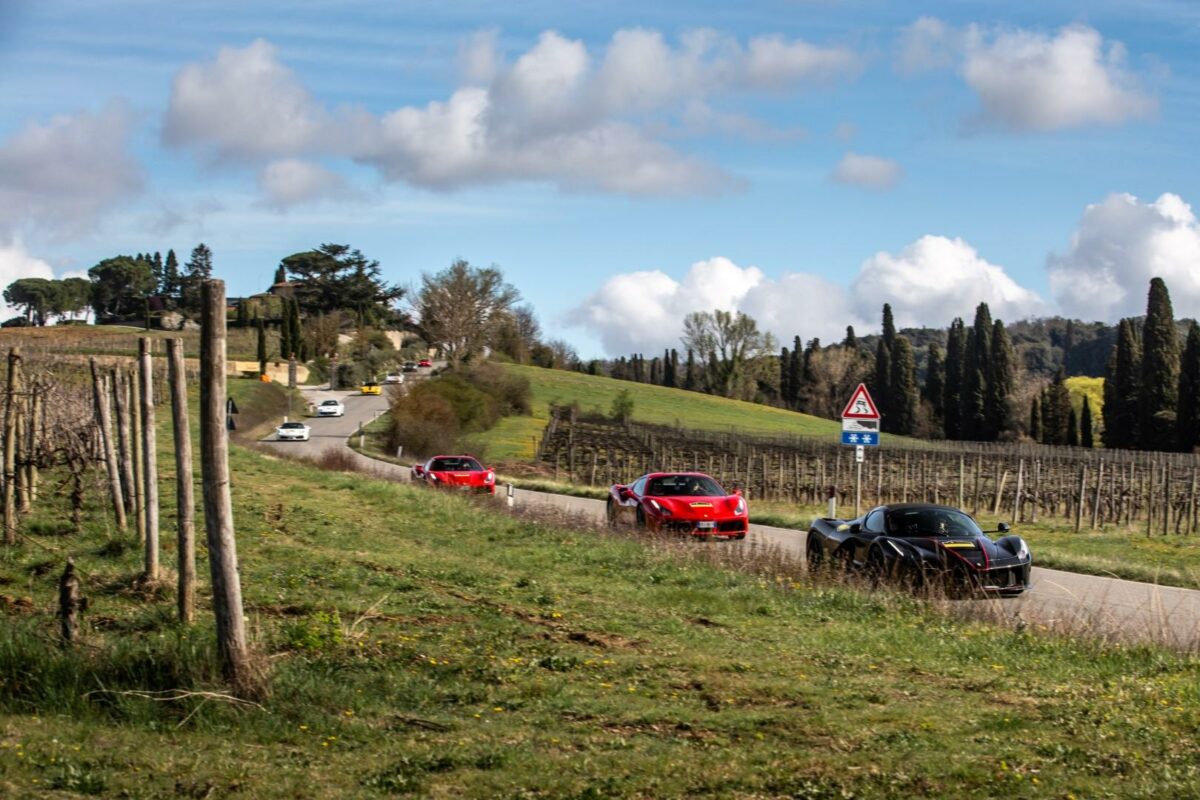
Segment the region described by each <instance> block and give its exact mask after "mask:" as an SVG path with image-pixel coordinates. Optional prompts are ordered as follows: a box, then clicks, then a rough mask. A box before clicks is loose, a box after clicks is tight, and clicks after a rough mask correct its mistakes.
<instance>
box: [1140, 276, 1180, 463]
mask: <svg viewBox="0 0 1200 800" xmlns="http://www.w3.org/2000/svg"><path fill="white" fill-rule="evenodd" d="M1141 373H1142V375H1141V393H1140V395H1139V396H1138V423H1139V429H1138V434H1139V435H1138V446H1139V447H1140V448H1141V449H1143V450H1175V449H1177V446H1176V440H1175V434H1176V425H1175V406H1176V405H1177V404H1178V402H1179V337H1178V335H1177V334H1176V332H1175V314H1174V312H1173V311H1172V309H1171V295H1170V294H1169V293H1168V292H1167V285H1166V284H1165V283H1164V282H1163V279H1162V278H1154V279H1152V280H1151V281H1150V292H1149V295H1148V297H1147V301H1146V321H1145V322H1144V323H1143V325H1142V371H1141Z"/></svg>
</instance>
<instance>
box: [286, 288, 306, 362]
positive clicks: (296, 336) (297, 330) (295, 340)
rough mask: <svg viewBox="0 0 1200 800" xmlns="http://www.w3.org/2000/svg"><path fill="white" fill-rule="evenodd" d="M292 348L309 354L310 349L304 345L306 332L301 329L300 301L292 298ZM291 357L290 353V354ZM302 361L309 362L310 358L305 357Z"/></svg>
mask: <svg viewBox="0 0 1200 800" xmlns="http://www.w3.org/2000/svg"><path fill="white" fill-rule="evenodd" d="M291 309H292V347H295V348H297V349H298V350H299V351H300V352H301V353H307V352H308V348H307V347H305V344H304V331H303V329H301V327H300V301H299V300H297V299H296V298H294V297H293V298H292V301H291ZM288 355H289V356H290V355H291V354H290V353H289V354H288ZM302 360H305V361H307V360H308V357H307V356H304V357H303V358H302Z"/></svg>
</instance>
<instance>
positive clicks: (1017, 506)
mask: <svg viewBox="0 0 1200 800" xmlns="http://www.w3.org/2000/svg"><path fill="white" fill-rule="evenodd" d="M1024 491H1025V459H1023V458H1022V459H1019V460H1018V461H1017V490H1016V492H1014V493H1013V522H1014V523H1018V522H1020V521H1021V499H1022V498H1021V493H1022V492H1024Z"/></svg>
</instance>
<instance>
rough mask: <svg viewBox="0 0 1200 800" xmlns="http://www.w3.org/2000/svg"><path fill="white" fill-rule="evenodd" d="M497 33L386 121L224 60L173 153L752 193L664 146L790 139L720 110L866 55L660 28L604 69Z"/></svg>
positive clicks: (437, 177)
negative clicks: (666, 32) (728, 98)
mask: <svg viewBox="0 0 1200 800" xmlns="http://www.w3.org/2000/svg"><path fill="white" fill-rule="evenodd" d="M497 41H498V38H497V36H496V34H495V32H484V33H482V34H477V35H476V36H474V37H472V38H471V39H469V40H468V41H467V42H465V43H464V44H463V46H462V47H461V48H460V52H459V60H460V63H461V65H462V73H463V84H462V85H461V86H460V87H458V88H457V89H455V90H454V91H453V92H452V93H451V94H450V96H449V97H447V98H445V99H442V100H435V101H432V102H429V103H427V104H426V105H424V106H405V107H401V108H397V109H394V110H392V111H389V112H386V113H383V114H381V115H374V114H371V113H368V112H366V111H364V110H356V109H340V110H336V111H333V110H330V109H327V108H326V107H325V106H323V105H322V104H321V103H320V102H319V101H318V100H317V99H316V98H314V97H313V96H312V94H311V93H310V92H309V91H308V89H307V88H306V87H305V86H304V85H303V84H302V83H301V82H300V81H299V80H298V78H297V77H296V75H295V74H294V73H293V72H292V71H291V70H290V69H288V68H287V67H286V66H284V65H283V64H281V63H280V62H279V60H278V58H277V53H276V51H275V48H274V47H273V46H272V45H270V44H269V43H268V42H265V41H263V40H258V41H255V42H254V43H253V44H251V45H249V46H248V47H246V48H243V49H235V48H224V49H222V50H221V51H220V52H219V53H218V54H217V56H216V59H215V60H214V61H211V62H207V63H199V64H190V65H188V66H186V67H184V68H183V69H182V70H180V72H179V74H178V75H177V76H176V78H175V80H174V82H173V85H172V93H171V102H170V107H169V109H168V111H167V114H166V118H165V123H164V139H165V141H167V142H168V143H170V144H173V145H177V146H183V147H191V148H195V149H196V150H198V151H199V152H201V153H203V154H208V155H215V156H217V157H218V158H221V159H225V160H249V161H259V162H262V161H268V160H271V159H279V158H296V157H300V156H309V157H317V156H331V157H346V158H352V159H354V160H356V161H358V162H360V163H364V164H369V165H372V166H374V167H376V168H378V169H379V170H380V172H381V173H382V174H383V176H384V177H385V178H386V179H388V180H396V181H405V182H409V183H412V184H414V185H417V186H424V187H428V188H435V189H454V188H458V187H461V186H465V185H478V184H486V183H495V182H500V181H522V180H535V181H546V182H550V183H553V184H556V185H558V186H559V187H560V188H563V189H569V190H600V191H609V192H622V193H628V194H635V195H652V194H695V193H711V192H716V191H721V190H725V189H729V188H732V187H736V186H737V185H739V183H740V182H739V181H737V180H736V179H733V178H731V177H730V176H729V175H726V174H725V173H723V172H722V171H721V170H720V169H718V168H716V167H714V166H712V165H710V164H707V163H705V162H702V161H701V160H699V159H697V158H694V157H691V156H689V155H687V154H685V153H683V152H680V151H679V150H677V149H676V148H674V147H672V146H670V145H668V144H666V143H665V142H664V141H662V140H661V137H660V136H658V135H656V134H661V133H662V132H663V131H664V130H670V129H671V126H672V125H676V124H678V123H679V122H682V123H683V125H684V127H683V128H682V130H684V131H687V132H695V131H697V130H704V131H706V132H707V131H719V132H722V133H726V134H730V135H739V136H752V137H766V136H772V137H776V136H792V135H794V132H777V131H774V130H771V129H770V126H767V125H765V124H763V123H760V122H759V121H757V120H753V119H750V118H747V117H744V116H741V115H738V114H736V113H732V112H727V111H724V110H721V109H714V108H713V107H712V103H713V101H715V100H716V99H718V98H720V97H723V96H725V95H727V94H730V93H738V92H743V91H751V90H764V89H770V90H779V89H791V88H798V87H801V86H804V85H808V84H815V83H823V82H828V81H829V80H831V79H833V78H836V77H839V76H850V75H853V74H855V73H856V72H857V71H858V69H859V68H860V60H859V58H858V57H857V56H856V55H855V54H854V53H853V52H852V51H850V50H849V49H847V48H843V47H820V46H817V45H813V44H810V43H808V42H804V41H802V40H798V39H785V38H783V37H779V36H770V37H760V38H756V39H752V40H751V41H750V42H749V43H748V44H747V45H746V46H743V45H741V44H740V43H739V42H738V41H737V40H735V39H732V38H729V37H723V36H719V35H717V34H715V33H713V32H709V31H700V32H691V33H687V34H684V35H683V36H682V37H681V38H680V40H679V42H678V43H676V44H674V45H672V44H671V43H668V42H667V41H665V40H664V38H663V37H662V35H661V34H659V33H658V32H656V31H650V30H645V29H630V30H620V31H617V32H616V33H615V34H614V35H613V37H612V40H611V42H610V43H609V45H608V47H607V49H606V50H605V51H604V53H603V54H601V55H599V56H598V57H594V56H593V54H592V53H590V52H589V51H588V49H587V47H586V46H585V45H584V44H583V42H582V41H579V40H574V39H568V38H566V37H564V36H562V35H560V34H558V33H556V32H554V31H546V32H544V33H542V34H541V36H540V37H539V38H538V41H537V42H536V43H535V44H534V45H533V46H532V47H531V48H530V49H529V50H527V51H526V52H524V53H522V54H520V55H519V56H518V57H517V58H516V59H515V60H514V61H513V62H511V63H506V62H505V61H504V60H503V58H502V57H501V56H500V54H499V53H498V52H497Z"/></svg>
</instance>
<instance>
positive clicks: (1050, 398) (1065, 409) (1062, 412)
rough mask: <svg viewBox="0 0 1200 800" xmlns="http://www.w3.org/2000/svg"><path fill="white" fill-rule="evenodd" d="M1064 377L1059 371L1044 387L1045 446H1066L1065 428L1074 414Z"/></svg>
mask: <svg viewBox="0 0 1200 800" xmlns="http://www.w3.org/2000/svg"><path fill="white" fill-rule="evenodd" d="M1065 381H1066V375H1064V374H1063V371H1062V370H1061V369H1059V371H1058V372H1057V373H1055V375H1054V382H1053V383H1051V384H1050V385H1049V386H1047V387H1046V393H1045V395H1043V397H1042V441H1043V442H1045V443H1046V444H1059V445H1061V444H1066V443H1067V426H1068V425H1069V424H1070V423H1071V421H1072V418H1073V417H1074V413H1073V411H1072V409H1071V392H1070V391H1069V390H1068V389H1067V384H1066V383H1065Z"/></svg>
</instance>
